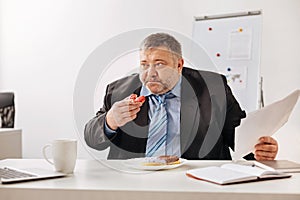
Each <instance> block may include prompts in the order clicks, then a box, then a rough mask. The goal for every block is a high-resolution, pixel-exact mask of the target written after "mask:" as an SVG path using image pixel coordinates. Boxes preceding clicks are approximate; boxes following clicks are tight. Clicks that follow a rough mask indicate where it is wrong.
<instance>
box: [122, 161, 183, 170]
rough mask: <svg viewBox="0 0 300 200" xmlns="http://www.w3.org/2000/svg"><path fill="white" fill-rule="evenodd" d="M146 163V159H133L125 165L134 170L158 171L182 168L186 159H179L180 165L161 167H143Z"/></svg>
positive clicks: (125, 162)
mask: <svg viewBox="0 0 300 200" xmlns="http://www.w3.org/2000/svg"><path fill="white" fill-rule="evenodd" d="M144 161H145V158H132V159H128V160H125V161H124V164H125V165H126V166H127V167H131V168H134V169H139V170H151V171H156V170H165V169H174V168H177V167H180V166H182V165H183V164H184V163H185V162H186V159H183V158H179V161H180V163H179V164H173V165H159V166H147V165H143V163H144Z"/></svg>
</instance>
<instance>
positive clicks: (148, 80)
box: [145, 78, 162, 83]
mask: <svg viewBox="0 0 300 200" xmlns="http://www.w3.org/2000/svg"><path fill="white" fill-rule="evenodd" d="M148 82H159V83H162V81H161V80H160V79H158V78H147V79H145V83H148Z"/></svg>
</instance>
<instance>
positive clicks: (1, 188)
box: [0, 159, 300, 200]
mask: <svg viewBox="0 0 300 200" xmlns="http://www.w3.org/2000/svg"><path fill="white" fill-rule="evenodd" d="M222 163H224V162H219V161H188V162H187V163H186V164H185V165H183V166H181V167H180V168H177V169H172V170H165V171H157V172H147V173H145V172H143V173H133V172H134V170H132V171H131V170H129V171H131V173H128V172H122V170H126V171H128V168H126V167H124V166H123V165H122V161H108V162H106V164H108V165H109V166H114V167H116V168H118V169H119V170H113V169H111V168H108V167H105V166H103V165H101V164H100V163H99V162H97V161H93V160H78V161H77V163H76V168H75V173H74V175H72V176H69V177H65V178H58V179H51V180H40V181H33V182H26V183H17V184H11V185H1V184H0V199H1V200H2V199H3V200H4V199H11V200H14V199H30V200H35V199H46V200H47V199H52V200H53V199H54V200H60V199H63V200H66V199H70V200H76V199H88V200H92V199H118V200H122V199H128V200H135V199H139V200H140V199H143V200H147V199H149V200H150V199H151V200H153V199H155V200H160V199H164V200H167V199H172V200H174V199H197V200H199V199H222V200H224V199H228V200H236V199H237V200H240V199H243V200H248V199H249V200H258V199H262V200H267V199H278V200H279V199H280V200H281V199H295V200H296V199H297V200H299V199H300V173H294V174H293V176H292V178H288V179H276V180H267V181H260V182H250V183H243V184H235V185H227V186H219V185H215V184H212V183H208V182H204V181H198V180H195V179H192V178H189V177H187V176H186V175H185V171H186V170H188V169H192V168H196V167H203V166H209V165H214V164H222ZM7 165H10V166H15V167H19V168H23V169H24V168H27V167H43V168H50V169H52V166H50V165H48V163H46V161H44V160H41V159H8V160H2V161H0V166H7ZM135 172H137V171H135Z"/></svg>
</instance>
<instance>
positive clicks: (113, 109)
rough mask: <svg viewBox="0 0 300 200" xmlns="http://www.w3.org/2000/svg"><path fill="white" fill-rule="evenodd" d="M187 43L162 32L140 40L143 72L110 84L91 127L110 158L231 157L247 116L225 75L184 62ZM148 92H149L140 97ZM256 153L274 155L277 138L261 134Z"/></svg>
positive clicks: (88, 132) (89, 138)
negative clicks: (240, 127) (185, 65)
mask: <svg viewBox="0 0 300 200" xmlns="http://www.w3.org/2000/svg"><path fill="white" fill-rule="evenodd" d="M183 64H184V60H183V58H182V52H181V45H180V43H179V42H178V41H177V40H176V39H175V38H174V37H173V36H171V35H169V34H166V33H156V34H152V35H150V36H148V37H147V38H145V39H144V41H143V42H142V43H141V46H140V73H139V74H133V75H130V76H127V77H124V78H122V79H119V80H117V81H115V82H113V83H111V84H109V85H108V86H107V90H106V95H105V98H104V105H103V107H102V108H101V109H100V111H99V112H98V113H97V114H96V116H95V117H94V118H92V119H91V120H90V121H89V122H88V123H87V124H86V127H85V132H84V135H85V140H86V143H87V144H88V146H90V147H92V148H94V149H97V150H104V149H106V148H108V147H110V151H109V155H108V159H128V158H135V157H144V156H147V157H150V156H157V155H176V156H179V157H182V158H186V159H214V160H217V159H231V155H230V151H229V148H232V149H234V133H235V127H237V126H238V125H239V124H240V121H241V119H242V118H244V117H245V116H246V115H245V112H244V111H242V110H241V108H240V106H239V104H238V102H237V101H236V99H235V98H234V96H233V95H232V92H231V90H230V88H229V87H228V85H227V82H226V79H225V77H224V76H222V75H220V74H217V73H213V72H207V71H201V70H195V69H191V68H187V67H184V66H183ZM139 96H145V97H146V98H145V99H143V98H139ZM254 148H255V151H254V152H253V153H254V158H255V159H257V160H273V159H274V158H275V157H276V154H277V151H278V144H277V142H276V140H274V139H273V138H271V137H262V138H258V143H257V144H256V145H255V147H254Z"/></svg>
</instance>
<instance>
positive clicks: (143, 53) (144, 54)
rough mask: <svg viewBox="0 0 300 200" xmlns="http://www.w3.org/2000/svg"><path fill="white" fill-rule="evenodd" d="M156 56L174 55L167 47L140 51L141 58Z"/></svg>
mask: <svg viewBox="0 0 300 200" xmlns="http://www.w3.org/2000/svg"><path fill="white" fill-rule="evenodd" d="M155 55H164V56H171V55H173V53H172V51H170V50H169V49H167V48H166V47H151V48H148V49H142V50H141V51H140V56H141V57H148V56H155Z"/></svg>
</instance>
